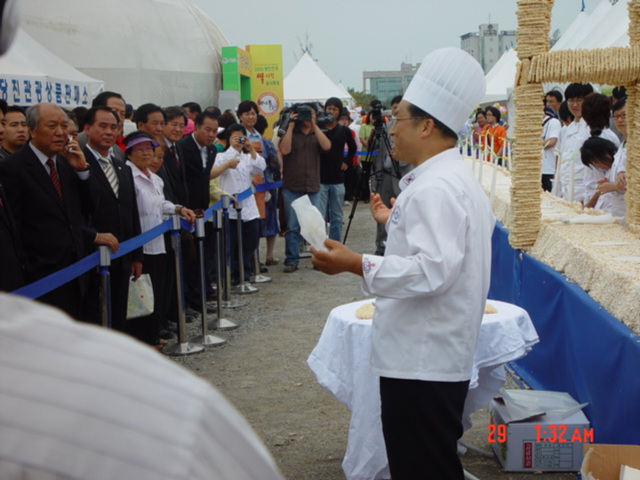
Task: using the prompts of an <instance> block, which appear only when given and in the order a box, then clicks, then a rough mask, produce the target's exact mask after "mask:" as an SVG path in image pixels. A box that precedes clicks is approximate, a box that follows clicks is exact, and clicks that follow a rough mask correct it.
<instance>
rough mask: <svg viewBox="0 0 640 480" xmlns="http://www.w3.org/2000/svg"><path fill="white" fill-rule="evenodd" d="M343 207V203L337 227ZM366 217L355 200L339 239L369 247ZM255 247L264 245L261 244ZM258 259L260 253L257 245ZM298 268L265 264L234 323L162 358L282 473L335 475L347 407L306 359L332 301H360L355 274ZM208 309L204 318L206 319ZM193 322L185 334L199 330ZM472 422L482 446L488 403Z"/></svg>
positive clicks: (483, 469) (474, 439) (486, 463)
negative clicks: (199, 382) (193, 381)
mask: <svg viewBox="0 0 640 480" xmlns="http://www.w3.org/2000/svg"><path fill="white" fill-rule="evenodd" d="M350 212H351V207H345V227H346V223H347V221H348V218H347V216H348V215H349V213H350ZM374 238H375V224H374V222H373V220H371V217H370V215H369V210H368V205H364V204H359V205H358V208H357V211H356V214H355V216H354V219H353V224H352V226H351V231H350V232H349V237H348V239H347V245H348V246H349V247H350V248H352V249H354V250H356V251H359V252H369V253H370V252H373V251H374V249H375V246H374ZM261 248H262V249H263V248H264V245H263V244H262V243H261ZM262 255H263V258H264V251H263V250H262ZM276 257H277V258H279V259H280V260H282V259H283V258H284V239H283V238H278V240H277V244H276ZM299 267H300V269H299V270H298V271H296V272H294V273H283V272H282V265H278V266H272V267H269V270H270V271H269V273H268V274H266V275H268V276H270V277H272V278H273V281H272V282H270V283H263V284H259V285H257V286H258V287H259V289H260V290H259V292H257V293H254V294H249V295H242V296H236V295H234V296H233V298H234V299H239V300H243V301H246V302H247V303H246V305H245V306H243V307H240V308H235V309H226V310H224V312H223V313H224V317H225V318H228V319H229V320H232V321H233V322H235V323H237V324H238V325H239V327H238V328H237V329H235V330H227V331H223V332H220V331H215V332H210V333H214V334H216V335H218V336H220V337H223V338H225V339H227V340H228V342H227V343H226V344H225V345H223V346H219V347H209V348H208V349H206V350H205V351H204V352H202V353H198V354H194V355H189V356H180V357H171V358H173V359H174V360H175V361H176V362H178V363H180V364H182V365H183V366H185V367H186V368H188V369H190V370H192V371H193V372H195V373H196V374H197V375H199V376H201V377H202V378H205V379H207V380H208V381H209V382H211V383H212V384H213V385H215V386H216V387H217V388H218V389H219V390H220V391H221V392H222V393H223V394H224V395H225V396H226V397H227V399H229V401H231V403H233V404H234V405H235V406H236V408H237V409H238V410H239V411H240V412H242V414H243V415H244V416H245V417H246V418H247V420H248V421H249V423H250V424H251V425H252V426H253V428H254V429H255V431H256V432H257V434H258V435H259V436H260V437H261V438H262V440H263V441H264V443H265V445H266V446H267V448H268V449H269V450H270V451H271V453H272V455H273V457H274V458H275V460H276V462H277V464H278V466H279V468H280V470H281V471H282V473H283V475H284V476H285V478H287V479H289V480H294V479H295V480H338V479H344V478H345V476H344V473H343V471H342V467H341V463H342V458H343V455H344V452H345V450H346V445H347V436H348V429H349V419H350V412H349V410H348V409H347V408H346V407H345V406H344V405H342V404H341V403H339V402H338V401H337V400H336V399H335V398H334V397H333V396H332V395H331V394H330V393H328V392H327V391H325V390H324V389H323V388H322V387H321V386H320V385H319V384H318V383H317V382H316V380H315V377H314V375H313V373H312V372H311V370H310V369H309V368H308V367H307V365H306V360H307V357H308V356H309V354H310V353H311V351H312V350H313V348H314V347H315V345H316V343H317V340H318V338H319V337H320V334H321V332H322V329H323V327H324V323H325V320H326V318H327V316H328V314H329V312H330V311H331V309H332V308H334V307H336V306H338V305H341V304H344V303H349V302H353V301H356V300H361V299H363V295H362V291H361V290H360V282H359V279H358V278H357V277H355V276H353V275H350V274H342V275H338V276H333V277H329V276H327V275H324V274H322V273H320V272H318V271H316V270H313V268H312V265H311V261H310V260H309V259H301V260H300V265H299ZM214 318H215V316H210V319H214ZM196 323H197V322H195V323H193V324H190V325H188V332H189V335H190V336H195V335H197V334H199V333H200V329H201V326H200V325H197V324H196ZM472 419H473V421H474V427H473V428H472V429H471V430H469V431H468V432H466V433H465V439H466V440H468V441H469V442H470V443H472V444H473V445H475V446H477V447H480V448H482V449H484V450H486V451H490V450H491V449H490V446H489V444H488V443H487V424H488V421H489V414H488V410H487V409H486V408H485V409H482V410H480V411H478V412H476V413H475V414H474V415H473V416H472ZM462 461H463V464H464V468H465V469H466V470H467V471H469V472H470V473H472V474H473V475H475V476H476V477H478V478H480V479H482V480H492V479H501V480H507V479H509V480H525V479H527V480H530V479H531V478H532V474H530V473H527V474H514V473H506V472H504V471H502V469H501V468H500V465H499V463H498V461H497V460H496V459H495V458H487V457H484V456H482V455H480V454H479V453H475V452H472V451H470V452H468V453H467V454H465V455H464V456H463V457H462ZM535 478H541V479H550V480H570V479H571V480H574V479H575V478H576V477H575V476H574V475H573V474H566V473H565V474H560V473H555V474H546V473H545V474H538V475H535Z"/></svg>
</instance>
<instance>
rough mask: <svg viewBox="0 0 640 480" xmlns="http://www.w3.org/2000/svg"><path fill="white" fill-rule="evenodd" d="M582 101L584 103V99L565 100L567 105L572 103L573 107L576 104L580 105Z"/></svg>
mask: <svg viewBox="0 0 640 480" xmlns="http://www.w3.org/2000/svg"><path fill="white" fill-rule="evenodd" d="M583 101H584V98H577V97H574V98H569V99H567V103H572V104H574V105H577V104H578V103H582V102H583Z"/></svg>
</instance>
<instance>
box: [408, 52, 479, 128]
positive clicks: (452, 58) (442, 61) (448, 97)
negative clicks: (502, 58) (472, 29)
mask: <svg viewBox="0 0 640 480" xmlns="http://www.w3.org/2000/svg"><path fill="white" fill-rule="evenodd" d="M485 90H486V84H485V79H484V72H483V71H482V67H481V66H480V64H479V63H478V62H477V61H476V60H475V59H474V58H473V57H472V56H471V55H469V54H468V53H467V52H465V51H463V50H460V49H459V48H454V47H447V48H441V49H439V50H435V51H434V52H431V53H430V54H429V55H427V56H426V57H425V58H424V60H423V61H422V65H420V68H419V69H418V72H417V73H416V75H415V76H414V77H413V80H411V84H410V85H409V87H408V88H407V91H406V93H405V94H404V95H403V96H402V99H403V100H406V101H407V102H409V103H412V104H413V105H415V106H416V107H419V108H421V109H422V110H424V111H425V112H427V113H428V114H429V115H431V116H432V117H434V118H436V119H437V120H440V121H441V122H442V123H444V124H445V125H446V126H447V127H449V128H450V129H451V130H453V131H454V132H458V131H460V130H461V129H462V127H463V126H464V123H465V122H466V121H467V119H468V118H469V115H470V114H471V112H472V111H473V109H474V108H475V107H476V105H478V103H480V101H481V100H482V97H484V92H485Z"/></svg>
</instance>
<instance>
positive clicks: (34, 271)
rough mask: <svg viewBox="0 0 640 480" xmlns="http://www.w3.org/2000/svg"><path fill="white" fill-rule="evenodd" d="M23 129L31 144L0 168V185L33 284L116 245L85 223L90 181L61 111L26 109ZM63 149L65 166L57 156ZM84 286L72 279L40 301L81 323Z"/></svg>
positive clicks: (48, 107) (91, 202)
mask: <svg viewBox="0 0 640 480" xmlns="http://www.w3.org/2000/svg"><path fill="white" fill-rule="evenodd" d="M27 127H28V128H29V133H30V135H31V141H30V142H29V143H28V144H27V145H25V146H24V147H23V148H22V149H21V150H20V151H18V152H17V153H15V154H13V155H11V156H10V157H9V158H7V159H6V160H4V161H2V162H0V182H2V183H3V185H4V187H5V190H6V194H7V199H8V201H9V205H10V207H11V210H12V212H13V216H14V220H15V224H16V231H17V235H18V243H19V245H20V246H21V248H22V252H23V255H24V261H25V268H26V271H25V274H26V281H27V282H33V281H35V280H38V279H40V278H43V277H45V276H47V275H50V274H52V273H54V272H57V271H58V270H60V269H61V268H64V267H67V266H69V265H71V264H72V263H74V262H76V261H78V260H79V259H81V258H82V257H84V256H85V253H86V252H87V250H88V248H89V247H90V246H91V245H92V244H105V245H108V246H109V247H110V248H111V249H112V250H113V249H115V248H117V244H118V242H117V240H116V239H115V237H114V236H113V235H111V234H108V233H96V230H95V229H93V228H92V227H91V226H90V225H89V223H88V221H87V219H88V216H89V215H90V214H91V213H92V211H93V209H94V208H95V207H94V206H95V199H94V198H93V195H92V184H93V181H94V179H93V178H92V176H91V174H90V173H91V172H90V169H89V164H88V163H87V162H86V160H85V157H84V155H83V153H82V150H81V149H80V147H79V146H78V143H77V142H76V141H74V140H69V139H68V137H67V135H66V131H67V128H68V120H67V116H66V115H65V113H64V112H63V111H62V109H60V108H59V107H57V106H55V105H52V104H50V103H40V104H38V105H34V106H32V107H30V108H29V109H28V110H27ZM65 148H66V152H67V157H66V160H65V159H64V158H63V157H62V156H60V155H58V154H59V153H60V152H62V151H63V149H65ZM84 286H85V285H84V282H83V279H82V277H79V278H75V279H73V280H71V281H69V282H68V283H66V284H64V285H62V286H60V287H58V288H56V289H54V290H53V291H51V292H49V293H47V294H45V295H43V296H42V297H40V300H41V301H43V302H45V303H50V304H51V305H55V306H58V307H60V308H61V309H62V310H65V311H66V312H68V313H69V314H70V315H71V316H73V317H75V318H79V316H80V309H81V305H82V296H83V294H84Z"/></svg>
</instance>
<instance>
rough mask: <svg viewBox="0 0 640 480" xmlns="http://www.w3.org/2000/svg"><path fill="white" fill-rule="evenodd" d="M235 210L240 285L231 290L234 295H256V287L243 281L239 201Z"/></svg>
mask: <svg viewBox="0 0 640 480" xmlns="http://www.w3.org/2000/svg"><path fill="white" fill-rule="evenodd" d="M234 207H235V209H236V225H237V227H238V228H236V235H237V236H238V240H237V244H236V245H237V246H238V247H237V250H238V270H240V274H239V275H240V278H239V279H238V281H239V282H240V283H238V285H236V286H235V287H233V288H232V289H231V290H232V291H233V292H234V293H242V294H244V293H256V292H257V291H258V289H257V288H256V287H254V286H253V285H251V284H250V283H248V282H245V281H244V259H243V257H242V202H241V201H237V202H236V204H235V205H234Z"/></svg>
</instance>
